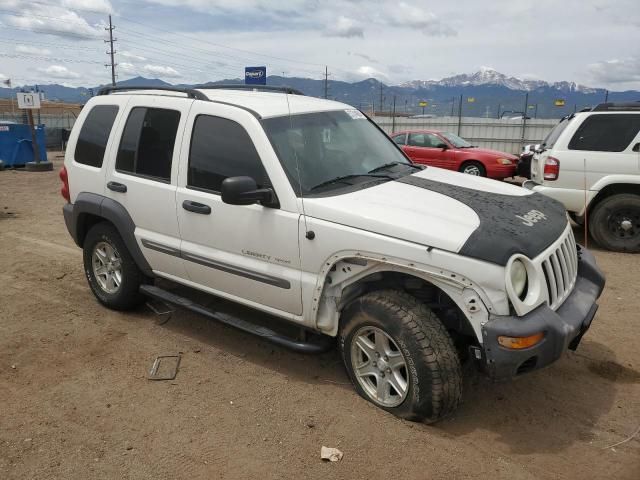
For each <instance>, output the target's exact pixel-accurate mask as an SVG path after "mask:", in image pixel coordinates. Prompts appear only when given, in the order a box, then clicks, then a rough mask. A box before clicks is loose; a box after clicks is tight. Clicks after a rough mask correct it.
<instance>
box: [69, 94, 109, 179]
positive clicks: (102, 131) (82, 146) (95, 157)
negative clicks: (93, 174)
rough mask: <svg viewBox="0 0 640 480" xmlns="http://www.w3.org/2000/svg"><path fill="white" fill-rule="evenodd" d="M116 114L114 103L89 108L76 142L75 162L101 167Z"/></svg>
mask: <svg viewBox="0 0 640 480" xmlns="http://www.w3.org/2000/svg"><path fill="white" fill-rule="evenodd" d="M116 115H118V107H117V106H116V105H96V106H95V107H93V108H92V109H91V111H90V112H89V114H88V115H87V118H85V120H84V123H83V124H82V128H81V129H80V135H79V136H78V142H77V143H76V151H75V154H74V157H75V160H76V162H78V163H82V164H83V165H90V166H92V167H97V168H100V167H102V161H103V160H104V152H105V150H106V148H107V142H108V141H109V135H110V134H111V129H112V128H113V122H114V121H115V119H116Z"/></svg>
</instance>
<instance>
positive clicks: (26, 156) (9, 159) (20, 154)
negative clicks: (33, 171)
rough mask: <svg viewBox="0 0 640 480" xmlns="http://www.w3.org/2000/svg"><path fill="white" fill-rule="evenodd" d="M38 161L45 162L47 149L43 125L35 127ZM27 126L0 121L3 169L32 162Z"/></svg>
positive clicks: (0, 155)
mask: <svg viewBox="0 0 640 480" xmlns="http://www.w3.org/2000/svg"><path fill="white" fill-rule="evenodd" d="M35 128H36V139H37V142H38V147H39V152H40V161H41V162H46V161H47V147H46V145H47V144H46V139H45V134H44V125H36V127H35ZM31 143H32V142H31V131H30V129H29V125H23V124H20V123H9V122H2V121H0V161H2V162H3V163H4V166H5V167H21V166H24V165H25V164H26V163H27V162H33V146H32V145H31Z"/></svg>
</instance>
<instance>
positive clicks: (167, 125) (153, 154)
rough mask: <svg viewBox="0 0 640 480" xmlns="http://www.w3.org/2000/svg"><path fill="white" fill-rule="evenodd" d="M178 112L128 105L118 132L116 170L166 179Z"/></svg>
mask: <svg viewBox="0 0 640 480" xmlns="http://www.w3.org/2000/svg"><path fill="white" fill-rule="evenodd" d="M179 123H180V112H178V111H176V110H166V109H163V108H146V107H135V108H132V109H131V113H130V114H129V118H128V119H127V124H126V125H125V127H124V132H123V133H122V140H121V141H120V148H118V157H117V158H116V170H118V171H119V172H125V173H132V174H135V175H139V176H142V177H149V178H152V179H156V180H162V181H165V182H169V181H170V180H171V162H172V160H173V149H174V146H175V142H176V135H177V133H178V124H179Z"/></svg>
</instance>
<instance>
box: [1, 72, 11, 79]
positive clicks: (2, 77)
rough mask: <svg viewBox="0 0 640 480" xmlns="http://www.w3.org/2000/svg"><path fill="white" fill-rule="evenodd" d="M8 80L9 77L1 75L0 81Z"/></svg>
mask: <svg viewBox="0 0 640 480" xmlns="http://www.w3.org/2000/svg"><path fill="white" fill-rule="evenodd" d="M7 78H9V77H7V76H6V75H5V74H4V73H0V80H6V79H7Z"/></svg>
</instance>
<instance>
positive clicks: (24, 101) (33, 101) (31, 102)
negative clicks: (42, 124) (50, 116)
mask: <svg viewBox="0 0 640 480" xmlns="http://www.w3.org/2000/svg"><path fill="white" fill-rule="evenodd" d="M17 96H18V108H27V109H32V108H40V94H39V93H22V92H20V93H18V94H17Z"/></svg>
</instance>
